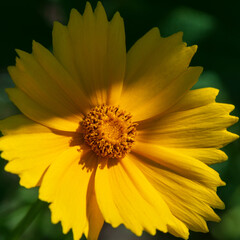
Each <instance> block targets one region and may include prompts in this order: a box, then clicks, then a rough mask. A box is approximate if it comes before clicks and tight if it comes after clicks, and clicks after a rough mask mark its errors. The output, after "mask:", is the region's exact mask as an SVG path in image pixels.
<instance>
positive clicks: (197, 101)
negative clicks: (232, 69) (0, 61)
mask: <svg viewBox="0 0 240 240" xmlns="http://www.w3.org/2000/svg"><path fill="white" fill-rule="evenodd" d="M196 49H197V47H196V46H192V47H187V46H186V44H185V43H183V42H182V34H181V33H177V34H174V35H172V36H170V37H167V38H163V37H161V36H160V33H159V30H158V29H157V28H154V29H152V30H150V31H149V32H148V33H147V34H145V35H144V36H143V37H142V38H141V39H140V40H138V41H137V42H136V43H135V44H134V45H133V47H132V48H131V49H130V50H129V51H128V53H127V54H126V49H125V33H124V25H123V20H122V18H121V17H120V15H119V13H116V14H115V15H114V17H113V19H112V20H111V21H110V22H109V21H108V19H107V16H106V13H105V11H104V9H103V7H102V4H101V3H100V2H99V3H98V5H97V7H96V9H95V11H94V12H93V11H92V8H91V6H90V4H89V3H87V5H86V9H85V12H84V14H83V15H80V14H79V13H78V12H77V11H76V10H75V9H73V10H72V11H71V15H70V20H69V23H68V25H67V26H63V25H61V24H60V23H58V22H56V23H55V25H54V29H53V54H52V53H51V52H50V51H48V50H47V49H46V48H44V47H43V46H41V45H40V44H39V43H37V42H33V51H32V53H31V54H29V53H26V52H23V51H19V50H18V51H17V53H18V55H19V57H17V59H16V66H11V67H9V69H8V70H9V73H10V75H11V77H12V79H13V81H14V83H15V84H16V87H15V88H12V89H7V92H8V94H9V97H10V99H11V100H12V101H13V102H14V103H15V105H16V106H17V107H18V108H19V109H20V111H21V112H22V114H20V115H16V116H12V117H9V118H7V119H5V120H2V121H1V122H0V130H1V131H2V133H3V134H4V137H2V138H1V139H0V150H1V151H2V157H3V158H5V159H7V160H8V161H9V163H8V164H7V165H6V170H7V171H9V172H12V173H15V174H18V175H19V177H20V184H21V185H22V186H25V187H26V188H32V187H36V186H39V188H40V189H39V198H40V199H41V200H43V201H47V202H49V203H50V209H51V212H52V222H53V223H57V222H59V221H61V223H62V227H63V232H64V233H67V232H68V231H69V230H70V229H72V231H73V235H74V239H75V240H78V239H80V237H81V236H82V234H85V235H86V237H87V238H88V239H90V240H96V239H97V238H98V235H99V232H100V230H101V228H102V225H103V223H104V221H106V222H108V223H110V224H111V225H112V226H113V227H117V226H118V225H120V224H124V225H125V226H126V227H127V228H128V229H130V230H131V231H132V232H134V233H135V234H136V235H141V234H142V231H143V230H145V231H147V232H149V233H150V234H155V233H156V230H160V231H163V232H170V233H171V234H173V235H175V236H178V237H181V238H184V239H187V238H188V235H189V229H190V230H193V231H200V232H206V231H208V228H207V225H206V221H219V220H220V219H219V217H218V216H217V215H216V214H215V212H214V211H213V208H220V209H221V208H224V204H223V202H222V201H221V200H220V199H219V197H218V196H217V194H216V188H217V187H218V186H222V185H224V184H225V183H224V182H223V181H222V180H221V179H220V177H219V175H218V173H217V172H216V171H214V170H213V169H212V168H210V167H209V166H208V165H210V164H213V163H218V162H221V161H224V160H226V159H227V156H226V155H225V154H224V152H222V151H221V150H219V148H221V147H223V146H225V145H226V144H228V143H229V142H232V141H233V140H235V139H237V138H238V136H237V135H235V134H233V133H230V132H228V131H227V130H226V128H227V127H229V126H231V125H233V124H234V123H236V122H237V120H238V118H237V117H234V116H230V115H229V113H230V112H231V111H232V110H233V108H234V107H233V106H232V105H229V104H221V103H216V102H215V97H216V95H217V94H218V90H217V89H213V88H203V89H197V90H190V89H191V88H192V86H193V85H194V84H195V83H196V82H197V80H198V77H199V75H200V74H201V72H202V68H201V67H189V63H190V61H191V58H192V57H193V55H194V53H195V52H196Z"/></svg>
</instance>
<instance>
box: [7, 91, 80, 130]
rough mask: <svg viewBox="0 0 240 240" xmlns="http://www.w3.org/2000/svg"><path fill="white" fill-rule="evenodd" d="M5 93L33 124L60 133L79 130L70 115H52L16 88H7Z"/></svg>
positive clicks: (52, 113)
mask: <svg viewBox="0 0 240 240" xmlns="http://www.w3.org/2000/svg"><path fill="white" fill-rule="evenodd" d="M6 92H7V93H8V96H9V98H10V99H11V101H12V102H14V104H15V105H16V106H17V107H18V108H19V110H20V111H21V112H22V113H23V114H24V115H25V116H27V117H29V118H30V119H32V120H34V121H35V122H38V123H41V124H43V125H44V126H47V127H50V128H53V129H57V130H62V131H72V132H75V131H76V130H77V129H78V128H79V122H78V121H77V120H76V119H75V120H74V118H72V116H71V115H69V116H67V115H66V116H65V117H64V118H63V117H62V116H58V115H57V114H54V112H52V111H51V110H48V109H46V108H45V107H42V106H41V105H39V104H38V103H36V102H35V101H33V100H31V98H29V97H28V96H27V95H26V94H25V93H24V92H22V91H21V90H19V89H18V88H8V89H6Z"/></svg>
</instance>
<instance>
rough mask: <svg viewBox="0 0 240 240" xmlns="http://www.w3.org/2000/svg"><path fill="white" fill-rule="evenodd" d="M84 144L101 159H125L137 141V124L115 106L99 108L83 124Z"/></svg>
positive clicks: (89, 114)
mask: <svg viewBox="0 0 240 240" xmlns="http://www.w3.org/2000/svg"><path fill="white" fill-rule="evenodd" d="M81 126H82V129H83V135H84V142H85V143H86V145H88V146H89V147H90V148H91V149H92V150H93V151H94V152H95V153H96V154H97V155H98V156H99V157H102V158H123V157H124V156H125V155H126V154H127V153H129V152H130V151H131V148H132V146H133V144H134V141H135V136H136V132H137V131H136V126H137V123H135V122H132V115H131V114H129V113H126V112H125V111H123V110H121V109H119V107H115V106H107V105H102V106H97V107H95V108H93V109H92V110H91V111H90V112H89V113H88V114H87V116H86V117H85V118H84V120H83V121H82V122H81Z"/></svg>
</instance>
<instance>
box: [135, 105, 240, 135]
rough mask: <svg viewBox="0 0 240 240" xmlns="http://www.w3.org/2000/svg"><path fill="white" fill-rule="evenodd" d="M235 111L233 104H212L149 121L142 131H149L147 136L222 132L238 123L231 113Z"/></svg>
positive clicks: (141, 127) (142, 125) (142, 127)
mask: <svg viewBox="0 0 240 240" xmlns="http://www.w3.org/2000/svg"><path fill="white" fill-rule="evenodd" d="M233 109H234V106H233V105H231V104H224V103H211V104H208V105H205V106H202V107H197V108H193V109H189V110H187V111H178V112H173V113H168V114H164V116H162V117H161V118H159V119H157V120H156V121H149V123H148V124H145V123H143V124H141V125H140V126H139V128H140V129H144V130H145V131H147V132H148V133H147V134H151V133H150V132H152V133H153V134H156V135H159V134H167V133H173V132H174V133H180V132H181V133H182V134H183V136H184V134H185V133H186V132H188V133H192V134H193V136H194V134H197V133H198V134H201V132H202V131H204V130H209V131H213V130H221V129H226V128H227V127H230V126H232V125H233V124H234V123H236V122H237V121H238V118H237V117H235V116H230V115H229V113H230V112H231V111H232V110H233Z"/></svg>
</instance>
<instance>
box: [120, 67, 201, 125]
mask: <svg viewBox="0 0 240 240" xmlns="http://www.w3.org/2000/svg"><path fill="white" fill-rule="evenodd" d="M201 72H202V68H201V67H191V68H188V69H187V70H186V71H184V72H183V73H182V74H181V75H180V76H179V77H177V78H175V79H173V80H172V81H169V82H168V83H167V84H165V86H164V87H163V88H161V89H160V90H158V88H157V86H155V85H153V86H152V87H151V84H149V82H150V81H151V79H147V78H146V79H145V81H144V82H143V83H139V82H136V83H134V84H130V85H129V86H128V88H127V89H125V91H123V94H122V96H121V102H120V105H121V106H122V108H123V109H126V110H127V111H128V112H131V113H132V114H133V117H134V120H135V121H143V120H147V119H149V118H152V117H156V116H158V115H160V114H161V113H163V112H165V111H166V110H168V109H169V108H170V107H172V106H173V105H174V104H176V103H177V102H178V101H179V100H180V98H181V97H183V95H184V94H186V93H187V91H188V90H189V89H190V88H191V87H192V86H193V85H194V84H195V83H196V82H197V80H198V77H199V75H200V74H201ZM154 81H155V83H156V84H157V83H158V82H160V80H159V79H155V80H154Z"/></svg>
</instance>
